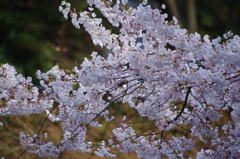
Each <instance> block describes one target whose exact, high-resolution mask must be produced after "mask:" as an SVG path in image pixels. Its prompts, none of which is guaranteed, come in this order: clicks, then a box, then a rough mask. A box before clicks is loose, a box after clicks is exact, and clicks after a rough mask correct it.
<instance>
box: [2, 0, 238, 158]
mask: <svg viewBox="0 0 240 159" xmlns="http://www.w3.org/2000/svg"><path fill="white" fill-rule="evenodd" d="M88 4H89V6H90V7H89V8H88V10H87V11H82V12H77V11H76V10H74V9H72V8H71V5H70V4H69V3H67V2H65V1H63V2H62V4H61V5H60V7H59V10H60V12H62V13H63V15H64V17H65V18H66V19H67V18H71V21H72V23H73V25H74V26H75V27H76V28H80V26H83V27H84V29H85V30H86V31H87V32H88V33H89V34H90V35H91V38H92V41H93V43H94V44H95V45H100V46H101V47H104V48H106V49H108V50H109V51H111V53H110V54H109V56H108V57H107V58H106V59H105V58H103V57H101V56H100V55H98V53H96V52H94V53H92V59H91V60H89V59H85V60H84V61H83V63H82V64H81V65H80V66H76V67H75V68H74V69H73V70H72V71H69V72H67V71H64V70H61V69H60V68H59V67H58V66H55V67H53V68H52V69H51V70H50V71H48V72H46V73H42V72H40V71H38V72H37V75H38V78H39V79H40V86H36V85H33V84H32V83H31V78H27V79H25V78H24V77H22V76H21V75H17V73H16V71H15V69H14V68H13V67H12V66H10V65H8V64H5V65H2V66H1V68H0V78H1V83H0V88H1V90H0V93H1V94H0V99H1V101H3V102H2V104H1V110H0V114H1V115H6V114H16V115H22V114H27V115H28V114H32V113H42V112H43V111H46V112H47V117H46V118H47V119H49V120H51V121H52V122H55V121H61V122H62V130H63V131H64V134H63V139H62V140H61V144H60V145H56V144H54V143H52V142H44V141H43V140H42V139H41V138H40V137H39V134H37V135H35V136H33V137H30V136H29V135H27V134H24V133H21V134H20V138H21V144H22V145H24V146H26V150H27V151H29V152H31V153H38V154H39V155H40V156H52V157H57V156H58V154H59V153H60V152H62V151H63V150H64V149H67V150H80V151H81V152H91V151H92V152H94V153H96V154H97V155H99V156H102V157H104V156H107V157H116V155H115V154H113V153H111V149H112V148H117V149H118V150H119V151H120V152H127V153H129V152H133V151H134V152H136V153H137V155H138V157H139V158H151V159H152V158H156V159H158V158H162V157H167V158H185V156H184V152H185V151H190V150H193V149H194V147H195V146H196V143H195V141H194V140H193V138H195V139H196V138H197V140H198V141H200V142H202V143H204V144H205V145H206V147H207V148H205V149H202V150H201V151H200V152H198V153H197V154H196V157H197V158H207V157H209V158H238V157H240V153H239V150H240V139H239V135H240V131H238V129H239V128H240V125H239V124H238V123H239V122H240V117H239V115H240V109H239V103H240V88H239V85H240V78H239V77H240V65H239V59H240V38H239V36H237V35H233V34H232V33H231V32H228V33H226V34H224V35H223V38H220V37H218V38H216V39H213V40H210V39H209V37H208V35H205V36H203V37H201V36H200V35H199V34H198V33H195V34H188V33H187V30H185V29H181V28H180V26H179V25H178V22H177V19H176V18H174V17H173V20H172V21H167V20H166V18H167V14H162V13H161V10H158V9H151V7H150V6H149V5H147V1H146V0H143V1H142V2H141V3H140V4H139V5H138V7H136V8H131V7H129V6H128V5H127V0H122V1H121V2H120V1H119V0H117V1H114V2H113V1H111V0H108V1H102V0H88ZM95 9H98V10H99V11H101V13H102V14H103V15H104V17H106V18H107V20H108V21H109V22H110V23H111V24H112V26H114V27H118V28H119V29H120V33H119V34H115V33H113V32H112V31H111V30H108V29H106V28H105V27H104V25H103V24H102V19H100V18H97V16H96V13H95V12H94V11H95ZM161 9H165V5H162V7H161ZM114 103H128V104H129V106H130V107H131V108H132V109H135V110H136V111H137V112H138V114H139V116H140V117H146V118H147V119H148V120H149V122H151V123H152V124H153V125H154V126H153V127H149V128H146V129H145V131H143V132H141V133H136V132H135V130H134V125H133V124H131V122H129V123H128V122H126V120H127V119H126V117H124V118H123V121H121V122H120V124H119V125H118V126H116V128H115V129H113V130H112V132H113V135H114V136H113V137H109V139H108V140H107V141H105V140H102V141H99V142H97V144H96V143H95V142H94V141H87V140H86V134H87V130H88V127H89V126H92V127H101V126H102V125H101V123H100V122H99V120H97V119H98V118H105V121H106V122H110V121H112V120H114V118H115V116H114V115H113V113H111V111H110V108H111V106H112V104H114ZM55 108H56V109H57V111H53V109H55ZM228 109H229V110H230V111H231V113H230V115H231V118H230V120H229V121H228V124H225V125H222V126H221V127H217V126H215V125H214V124H213V123H215V122H217V121H219V120H220V119H221V117H222V115H223V112H224V111H226V110H228ZM186 126H188V128H185V127H186ZM176 128H181V129H182V130H184V131H186V132H187V134H188V135H185V134H182V135H181V134H180V135H181V136H179V135H176V134H175V133H174V132H173V131H172V130H175V129H176ZM219 129H222V130H221V131H223V134H222V133H220V132H221V131H220V130H219ZM166 132H172V135H170V136H167V135H166ZM189 136H191V137H190V138H189ZM46 137H47V136H46ZM209 145H210V146H209Z"/></svg>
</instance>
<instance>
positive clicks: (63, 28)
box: [0, 0, 240, 159]
mask: <svg viewBox="0 0 240 159" xmlns="http://www.w3.org/2000/svg"><path fill="white" fill-rule="evenodd" d="M68 2H70V3H71V4H72V6H73V7H74V8H76V9H77V10H85V9H87V7H88V6H87V4H86V2H85V1H84V0H69V1H68ZM138 2H139V0H132V1H131V5H132V6H136V5H137V4H138ZM149 2H150V4H151V5H152V6H153V7H152V8H160V6H161V5H162V4H166V6H167V8H166V10H165V11H164V12H167V13H168V14H169V18H168V20H171V19H172V16H175V17H176V18H177V19H178V21H179V24H180V26H181V27H182V28H187V29H188V30H189V32H190V33H194V32H198V33H200V34H201V35H205V34H208V35H209V36H210V38H211V39H212V38H216V37H217V36H222V35H223V34H224V33H226V32H227V31H232V32H233V33H234V34H238V35H240V9H239V8H240V1H239V0H214V1H209V0H149ZM60 3H61V0H54V1H49V0H41V1H36V0H0V64H3V63H9V64H10V65H13V66H14V67H15V68H16V69H17V71H18V72H19V73H21V74H23V75H24V76H31V77H33V82H34V83H35V84H37V83H38V80H37V79H36V75H35V73H36V71H37V70H38V69H39V70H41V71H42V72H46V71H48V70H49V69H51V68H52V67H53V66H55V65H56V64H58V65H59V66H60V67H61V68H63V69H69V70H71V69H72V68H73V66H74V65H75V64H76V63H78V64H81V62H82V60H83V58H84V57H90V54H91V53H92V51H97V52H99V53H103V52H105V50H104V49H102V48H100V47H98V46H94V45H93V43H92V42H91V39H90V36H89V35H88V34H87V33H86V32H85V31H84V29H83V28H81V29H76V28H74V27H73V26H72V24H71V22H70V20H69V19H68V20H65V19H64V18H63V16H62V14H61V13H60V12H59V11H58V6H59V4H60ZM99 15H100V14H99ZM100 16H101V15H100ZM104 24H106V25H107V26H108V27H110V25H109V23H107V22H106V20H104ZM115 29H116V28H115ZM118 111H120V112H121V113H124V112H125V111H127V112H128V113H127V114H126V115H130V116H134V113H135V112H131V111H128V108H127V106H126V107H125V108H124V109H119V110H118ZM43 120H44V115H42V116H41V115H40V116H39V115H31V116H11V115H9V116H4V117H0V121H2V122H3V123H4V126H2V127H0V157H3V156H5V157H6V158H7V159H12V158H17V157H18V156H19V155H20V154H21V152H22V151H23V150H24V148H23V147H22V146H20V144H19V138H18V136H19V132H20V131H23V130H24V131H25V132H28V133H30V134H36V133H37V130H38V129H39V127H40V125H41V122H42V121H43ZM115 124H116V123H115ZM142 126H143V125H141V126H140V127H142ZM113 127H115V126H114V125H106V128H105V129H99V131H98V133H96V130H94V131H91V132H90V133H89V136H90V138H93V139H100V138H104V136H106V133H107V130H109V131H110V130H111V128H113ZM140 127H139V129H141V128H140ZM44 131H46V132H49V133H52V135H50V138H51V139H53V140H54V141H58V140H59V139H60V138H61V136H60V134H61V129H60V128H59V123H54V124H52V123H47V124H46V125H45V127H44ZM130 156H131V158H136V156H134V154H131V155H130ZM130 156H129V154H123V155H120V156H118V158H129V157H130ZM22 158H25V159H28V158H29V159H30V158H39V157H38V156H37V155H32V154H29V153H26V154H24V156H23V157H22ZM46 158H50V157H46ZM60 158H63V159H65V158H89V159H90V158H91V159H92V158H99V157H97V156H96V155H94V154H88V155H85V154H84V155H83V154H80V153H78V152H66V153H64V154H61V155H60Z"/></svg>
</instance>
